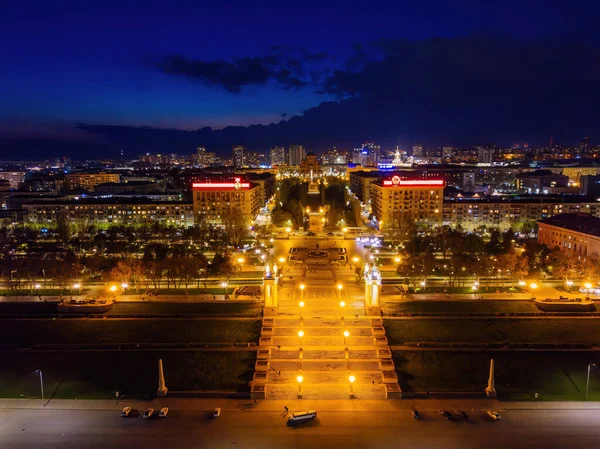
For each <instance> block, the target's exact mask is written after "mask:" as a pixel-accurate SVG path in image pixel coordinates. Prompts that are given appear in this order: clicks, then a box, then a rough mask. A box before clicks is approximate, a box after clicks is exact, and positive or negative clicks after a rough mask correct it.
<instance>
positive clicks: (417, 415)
mask: <svg viewBox="0 0 600 449" xmlns="http://www.w3.org/2000/svg"><path fill="white" fill-rule="evenodd" d="M412 415H413V418H415V419H419V418H420V417H421V415H419V411H418V410H417V409H416V408H414V409H412Z"/></svg>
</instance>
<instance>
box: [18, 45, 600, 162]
mask: <svg viewBox="0 0 600 449" xmlns="http://www.w3.org/2000/svg"><path fill="white" fill-rule="evenodd" d="M356 51H357V53H358V54H360V55H361V58H358V59H357V58H354V59H353V61H358V60H359V59H360V61H361V64H359V65H355V66H354V67H353V68H352V69H350V68H348V65H344V66H343V67H344V68H343V69H340V70H337V71H334V72H330V73H329V74H327V75H324V79H322V81H321V85H318V86H315V85H314V84H310V87H312V89H313V91H319V90H320V91H323V92H324V93H325V95H326V96H325V98H327V96H328V97H329V98H330V99H331V98H335V99H336V101H332V100H327V101H323V102H321V103H320V104H318V105H316V106H315V107H312V108H310V109H308V110H306V111H304V112H303V113H302V114H299V115H294V116H292V117H282V120H281V121H279V122H278V123H271V124H267V125H252V126H247V127H243V126H229V127H226V128H223V129H211V128H203V129H200V130H197V131H180V130H164V129H156V128H139V127H127V126H109V125H90V124H80V125H79V126H78V129H79V130H81V131H84V132H86V133H89V134H90V135H92V136H94V138H96V139H98V141H100V142H102V143H107V145H110V147H111V148H114V149H115V151H116V150H117V149H121V148H123V149H125V150H126V153H127V154H141V153H144V152H147V151H157V152H159V151H165V150H166V149H169V151H173V152H180V153H184V154H185V153H191V152H193V151H194V148H196V147H197V146H198V145H201V144H203V145H206V146H207V147H209V148H211V150H213V151H217V152H221V153H222V154H227V155H229V154H230V153H231V146H232V145H235V144H243V145H247V146H248V147H249V148H252V149H253V150H257V151H261V150H265V149H267V148H269V147H270V146H272V145H286V144H289V143H290V142H301V143H303V144H304V145H305V146H306V147H307V148H309V149H311V150H323V149H327V148H329V147H331V146H333V145H336V146H338V147H341V148H352V147H353V145H355V144H357V143H359V142H363V141H365V140H374V141H377V142H378V143H380V144H381V145H383V147H384V148H385V147H388V148H390V147H391V148H393V147H395V145H400V146H402V147H409V146H410V145H413V144H414V143H415V142H422V143H423V144H425V145H430V146H434V145H453V146H459V147H461V146H462V147H466V146H470V145H473V144H474V143H492V142H493V143H497V144H499V145H505V144H506V145H510V144H512V143H515V142H529V143H531V144H541V143H545V142H547V139H548V138H549V136H551V135H552V136H554V140H555V141H557V142H561V143H567V144H568V143H574V142H578V141H580V140H581V138H582V137H583V136H586V135H589V136H590V139H591V140H592V141H598V140H600V139H599V138H598V136H594V130H597V129H598V127H597V105H598V104H599V103H600V85H599V84H598V81H597V80H598V79H600V50H599V49H598V48H595V47H591V46H588V45H584V44H579V43H575V42H565V41H560V42H558V41H533V40H529V41H519V40H514V39H505V38H501V37H492V38H490V37H465V38H452V39H450V38H443V39H442V38H440V39H426V40H420V41H408V40H392V41H380V42H375V43H372V44H370V45H365V46H357V47H356ZM368 55H370V56H368ZM363 56H364V57H363ZM366 56H368V57H366ZM286 57H291V56H289V55H288V56H286ZM265 58H266V60H264V59H263V58H258V60H257V61H241V60H236V61H235V62H230V63H226V64H231V67H229V66H227V65H226V66H224V67H222V66H221V65H220V64H221V63H216V64H217V67H218V70H214V71H211V70H208V69H206V68H205V67H204V66H203V65H200V67H201V68H202V70H199V73H200V74H198V75H195V73H196V72H195V69H193V68H190V67H187V66H185V64H184V65H183V68H178V71H177V74H178V75H180V76H190V77H193V76H197V77H199V80H200V81H202V82H209V83H213V84H215V85H219V86H222V87H225V86H227V87H226V88H227V89H228V90H229V91H231V92H239V89H242V88H243V87H244V86H247V85H249V81H248V80H251V82H252V83H254V84H259V83H265V82H276V83H281V84H284V83H286V86H287V88H291V89H296V88H298V86H300V85H301V83H303V82H307V81H306V78H304V77H303V76H301V75H299V74H298V71H297V70H296V71H295V70H294V69H293V68H292V66H290V65H285V64H284V62H285V61H284V60H283V59H282V58H281V57H280V56H278V55H277V54H274V55H271V56H269V57H265ZM250 59H254V58H250ZM294 59H296V60H298V61H301V62H302V64H301V65H302V67H303V68H304V72H305V73H307V74H309V76H310V70H307V69H306V66H307V65H306V63H305V62H303V59H301V58H300V57H298V58H294ZM188 63H190V62H189V61H188ZM206 64H211V63H206ZM254 65H256V68H254ZM264 67H266V69H264ZM241 68H253V70H251V74H240V73H238V72H240V70H241ZM284 69H285V70H284ZM205 71H206V72H208V74H206V73H204V72H205ZM213 72H214V73H216V74H214V75H213ZM222 72H224V73H225V75H226V76H225V75H223V74H222ZM230 72H231V73H230ZM188 73H189V75H188ZM183 74H185V75H183ZM242 75H244V76H242ZM294 78H296V79H297V81H295V80H294ZM206 80H208V81H206ZM265 80H266V81H265ZM286 86H284V87H286ZM7 148H8V147H7Z"/></svg>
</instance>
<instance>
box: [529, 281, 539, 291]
mask: <svg viewBox="0 0 600 449" xmlns="http://www.w3.org/2000/svg"><path fill="white" fill-rule="evenodd" d="M529 288H531V289H532V290H535V289H536V288H538V285H537V284H536V283H535V282H532V283H531V284H529Z"/></svg>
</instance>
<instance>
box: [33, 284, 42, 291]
mask: <svg viewBox="0 0 600 449" xmlns="http://www.w3.org/2000/svg"><path fill="white" fill-rule="evenodd" d="M33 288H35V289H36V290H39V289H40V288H42V286H41V285H40V284H35V285H34V286H33Z"/></svg>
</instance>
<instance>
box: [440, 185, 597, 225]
mask: <svg viewBox="0 0 600 449" xmlns="http://www.w3.org/2000/svg"><path fill="white" fill-rule="evenodd" d="M581 212H584V213H588V214H592V215H594V216H599V214H600V204H599V203H597V202H595V201H589V200H588V199H586V198H582V197H566V196H546V197H527V196H522V197H500V196H490V197H485V196H479V195H477V194H475V195H473V196H471V197H469V198H465V197H463V196H461V195H458V196H457V197H455V198H452V199H445V200H444V206H443V224H444V225H448V226H451V227H453V228H456V227H459V226H460V227H461V228H462V229H463V230H464V231H466V232H474V231H477V230H479V229H481V228H485V229H492V228H495V229H499V230H500V231H506V230H508V229H511V228H513V229H514V228H515V227H518V225H519V224H521V223H524V222H537V221H539V220H543V219H546V218H549V217H552V216H554V215H559V214H577V213H581Z"/></svg>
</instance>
